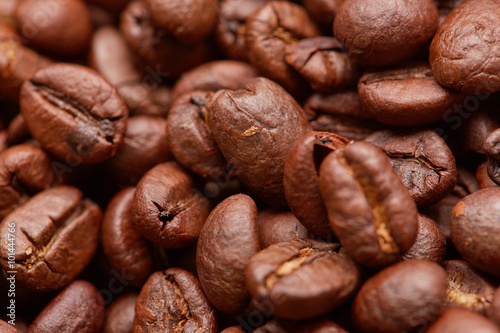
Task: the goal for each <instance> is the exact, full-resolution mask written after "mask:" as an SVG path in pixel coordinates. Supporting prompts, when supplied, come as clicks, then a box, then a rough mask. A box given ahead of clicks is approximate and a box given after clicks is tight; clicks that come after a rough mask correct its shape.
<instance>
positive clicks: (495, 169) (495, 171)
mask: <svg viewBox="0 0 500 333" xmlns="http://www.w3.org/2000/svg"><path fill="white" fill-rule="evenodd" d="M483 149H484V153H485V154H486V155H488V168H487V170H488V176H489V177H490V178H491V180H493V182H495V183H496V184H497V185H498V184H500V129H497V130H495V131H493V132H491V133H490V134H489V135H488V136H487V137H486V140H485V141H484V146H483Z"/></svg>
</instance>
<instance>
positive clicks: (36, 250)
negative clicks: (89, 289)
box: [0, 186, 102, 291]
mask: <svg viewBox="0 0 500 333" xmlns="http://www.w3.org/2000/svg"><path fill="white" fill-rule="evenodd" d="M101 219H102V212H101V209H100V208H99V206H97V205H96V204H95V203H93V202H92V201H90V200H89V199H84V198H83V194H82V192H81V191H80V190H78V189H77V188H74V187H71V186H57V187H53V188H51V189H48V190H45V191H43V192H40V193H38V194H37V195H35V196H34V197H33V198H31V199H30V200H29V201H28V202H27V203H25V204H24V205H22V206H20V207H19V208H17V209H16V210H14V211H13V212H12V213H10V214H9V215H8V216H7V217H5V218H4V219H3V221H2V223H1V225H0V235H1V236H0V237H1V246H2V247H1V249H0V256H1V259H0V264H1V265H2V267H3V268H4V269H5V270H13V269H14V270H15V271H17V274H16V281H17V282H18V283H19V284H21V285H24V286H26V288H28V289H30V290H39V291H48V290H56V289H59V288H62V287H63V286H65V285H67V284H68V283H70V282H71V281H73V280H74V279H75V277H76V276H77V275H78V274H80V272H81V271H82V270H83V269H84V268H85V266H87V265H88V263H89V262H90V259H92V256H93V255H94V252H95V250H96V248H97V243H98V239H99V231H100V228H101ZM9 235H15V236H16V240H15V247H14V249H12V247H10V248H9V244H10V243H9V240H8V237H9ZM82 239H84V240H85V242H82ZM9 255H10V256H12V255H13V256H14V257H15V261H16V262H15V263H14V264H12V263H9V261H8V257H9ZM11 265H13V267H11Z"/></svg>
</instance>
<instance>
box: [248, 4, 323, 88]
mask: <svg viewBox="0 0 500 333" xmlns="http://www.w3.org/2000/svg"><path fill="white" fill-rule="evenodd" d="M319 34H320V33H319V29H318V27H317V26H316V24H315V23H314V22H313V21H312V20H311V19H310V18H309V16H308V15H307V12H306V11H305V9H304V8H303V7H302V6H299V5H297V4H294V3H291V2H288V1H270V2H268V3H266V4H265V5H263V6H262V7H261V8H259V9H258V10H257V11H256V12H255V13H254V14H253V15H252V16H251V17H250V18H249V19H248V20H247V23H246V37H245V38H246V47H247V52H248V58H249V60H250V63H251V64H252V66H253V67H255V68H256V69H257V70H258V71H259V73H261V75H263V76H265V77H267V78H269V79H271V80H273V81H276V82H277V83H279V84H281V85H282V86H283V88H285V89H286V90H287V91H288V92H290V93H291V94H292V95H294V96H305V95H306V93H307V84H306V82H305V80H304V79H302V78H301V77H300V75H299V74H298V73H297V72H295V70H294V69H293V68H292V67H290V66H289V65H288V64H287V63H286V62H285V55H286V53H285V52H286V51H285V49H286V47H287V46H288V45H293V44H295V43H296V42H297V41H299V40H301V39H303V38H310V37H316V36H319Z"/></svg>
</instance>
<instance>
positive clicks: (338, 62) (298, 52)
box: [285, 37, 358, 93]
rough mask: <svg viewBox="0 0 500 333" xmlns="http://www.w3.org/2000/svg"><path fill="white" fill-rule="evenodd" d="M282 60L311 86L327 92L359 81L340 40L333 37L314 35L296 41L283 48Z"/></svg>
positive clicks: (316, 89)
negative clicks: (284, 53) (284, 51)
mask: <svg viewBox="0 0 500 333" xmlns="http://www.w3.org/2000/svg"><path fill="white" fill-rule="evenodd" d="M285 61H286V63H287V64H288V65H290V66H291V67H293V69H295V70H296V71H297V72H299V73H300V75H301V76H302V77H303V78H304V79H306V80H307V81H308V82H309V84H310V85H311V88H313V89H314V90H315V91H319V92H322V93H329V92H332V91H335V90H339V89H342V88H345V87H350V86H354V85H355V84H356V83H357V82H358V74H357V71H356V69H355V68H354V67H353V66H352V65H351V60H350V59H349V57H348V56H347V53H345V52H342V44H341V43H340V42H339V41H337V40H336V39H335V38H333V37H314V38H306V39H303V40H300V41H298V42H297V43H296V44H292V45H288V46H287V48H286V55H285Z"/></svg>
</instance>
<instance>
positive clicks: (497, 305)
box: [486, 288, 500, 327]
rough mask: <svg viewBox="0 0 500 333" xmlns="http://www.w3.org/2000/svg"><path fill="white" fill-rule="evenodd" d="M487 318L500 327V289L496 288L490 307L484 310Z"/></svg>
mask: <svg viewBox="0 0 500 333" xmlns="http://www.w3.org/2000/svg"><path fill="white" fill-rule="evenodd" d="M486 314H487V316H488V318H490V319H491V320H493V321H494V322H495V323H496V324H497V325H498V326H499V327H500V288H497V291H496V292H495V295H494V297H493V300H492V301H491V305H490V307H489V308H488V309H487V310H486Z"/></svg>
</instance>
